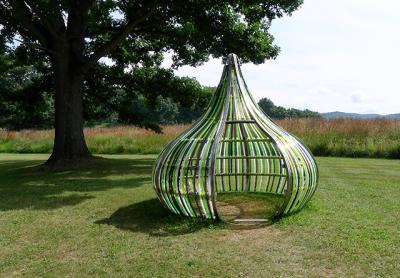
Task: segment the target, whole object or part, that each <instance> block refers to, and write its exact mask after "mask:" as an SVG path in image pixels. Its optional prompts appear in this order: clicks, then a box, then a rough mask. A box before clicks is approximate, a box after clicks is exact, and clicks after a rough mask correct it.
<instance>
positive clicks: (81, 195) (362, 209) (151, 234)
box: [0, 154, 400, 277]
mask: <svg viewBox="0 0 400 278" xmlns="http://www.w3.org/2000/svg"><path fill="white" fill-rule="evenodd" d="M46 157H47V156H46V155H21V154H20V155H17V154H12V155H11V154H0V272H1V273H0V276H4V277H10V276H13V275H14V276H29V277H35V276H36V277H37V276H42V277H43V276H69V277H85V276H89V275H96V276H123V277H128V276H129V277H184V276H197V277H205V276H214V277H216V276H220V277H232V276H233V277H238V276H243V277H326V276H328V277H399V276H400V274H399V273H400V221H399V220H400V161H398V160H378V159H347V158H318V162H319V166H320V172H321V180H320V187H319V188H318V191H317V193H316V195H315V196H314V198H313V199H312V201H311V202H310V203H309V205H308V206H307V207H306V208H305V209H304V210H303V211H301V212H300V213H298V214H295V215H292V216H290V217H286V218H284V219H282V220H281V221H279V222H278V223H275V224H273V225H270V226H261V227H257V226H251V227H246V226H244V227H243V226H232V225H223V224H213V223H211V222H207V221H206V222H204V221H200V220H187V219H183V218H180V217H177V216H173V215H170V214H169V212H168V211H166V210H164V209H163V207H162V206H161V205H160V204H159V202H158V200H157V199H156V197H155V194H154V193H153V189H152V185H151V176H150V173H151V168H152V164H153V162H154V156H139V155H115V156H106V157H107V158H109V159H108V160H104V161H101V162H98V163H97V164H93V165H91V166H87V167H85V168H84V169H79V170H74V171H63V172H56V173H48V172H44V171H43V170H41V169H40V168H38V167H35V166H36V165H38V164H40V163H42V162H43V160H44V159H46Z"/></svg>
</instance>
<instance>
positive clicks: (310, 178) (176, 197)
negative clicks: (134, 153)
mask: <svg viewBox="0 0 400 278" xmlns="http://www.w3.org/2000/svg"><path fill="white" fill-rule="evenodd" d="M317 180H318V170H317V165H316V163H315V160H314V158H313V156H312V154H311V153H310V152H309V150H308V149H307V148H306V147H305V146H304V145H302V144H301V143H300V142H299V141H298V139H296V138H295V137H294V136H292V135H290V134H289V133H288V132H286V131H285V130H283V129H282V128H281V127H279V126H278V125H276V124H275V123H274V122H273V121H272V120H271V119H270V118H269V117H268V116H267V115H265V114H264V113H263V111H262V110H261V109H260V108H259V107H258V105H257V104H256V102H255V100H254V99H253V98H252V96H251V94H250V93H249V91H248V89H247V86H246V84H245V82H244V80H243V76H242V73H241V70H240V67H239V62H238V58H237V56H236V55H234V54H230V55H229V56H228V58H227V62H226V65H225V67H224V71H223V73H222V77H221V81H220V84H219V86H218V88H217V90H216V92H215V94H214V96H213V98H212V100H211V102H210V105H209V107H208V109H207V110H206V112H205V113H204V115H203V116H202V117H201V118H200V119H199V121H197V122H196V123H195V124H194V125H193V126H192V127H191V128H190V129H188V130H187V131H186V132H185V133H183V134H182V135H181V136H179V137H178V138H177V139H175V140H174V141H172V142H171V143H170V144H169V145H168V146H167V147H166V148H165V150H164V151H163V152H162V153H161V155H160V157H159V158H158V160H157V163H156V165H155V167H154V175H153V182H154V188H155V191H156V193H157V196H158V198H159V199H160V201H161V202H162V203H163V204H164V205H165V206H166V207H167V208H169V209H170V210H171V211H173V212H175V213H177V214H182V215H186V216H190V217H203V218H212V219H222V220H225V221H233V222H265V221H270V220H273V219H276V218H279V217H281V216H283V215H285V214H290V213H292V212H295V211H298V210H300V209H301V208H302V207H303V206H304V205H305V204H306V202H307V201H308V200H309V199H310V198H311V197H312V195H313V194H314V192H315V189H316V185H317Z"/></svg>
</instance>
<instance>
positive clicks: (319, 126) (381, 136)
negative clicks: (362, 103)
mask: <svg viewBox="0 0 400 278" xmlns="http://www.w3.org/2000/svg"><path fill="white" fill-rule="evenodd" d="M277 123H278V124H279V125H281V126H282V127H283V128H285V129H286V130H288V131H289V132H291V133H292V134H294V135H296V136H297V137H298V138H300V140H301V141H303V142H304V143H305V144H306V145H307V146H308V147H309V148H310V150H311V151H312V152H313V154H314V155H316V156H338V157H372V158H400V121H398V120H387V119H377V120H357V119H336V120H324V119H288V120H278V121H277ZM189 127H190V125H169V126H163V133H162V134H157V133H155V132H153V131H150V130H146V129H143V128H138V127H133V126H114V127H96V128H86V129H85V135H86V140H87V144H88V146H89V149H90V150H91V151H92V152H93V153H102V154H158V153H159V152H160V151H161V150H162V149H163V148H164V146H165V145H166V144H167V143H168V142H169V141H170V140H172V139H173V138H176V137H177V136H178V135H179V134H180V133H182V132H183V131H184V130H185V129H187V128H189ZM53 133H54V132H53V130H22V131H5V130H2V131H0V152H3V153H49V152H51V149H52V145H53Z"/></svg>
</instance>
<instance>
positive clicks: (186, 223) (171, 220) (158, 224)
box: [95, 198, 226, 237]
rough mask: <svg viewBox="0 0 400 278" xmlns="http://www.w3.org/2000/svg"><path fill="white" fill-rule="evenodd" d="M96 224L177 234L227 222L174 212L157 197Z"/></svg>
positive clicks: (135, 230)
mask: <svg viewBox="0 0 400 278" xmlns="http://www.w3.org/2000/svg"><path fill="white" fill-rule="evenodd" d="M95 223H96V224H107V225H112V226H115V227H116V228H119V229H122V230H127V231H131V232H142V233H147V234H149V235H151V236H159V237H162V236H176V235H183V234H188V233H194V232H196V231H199V230H201V229H222V228H225V227H226V224H224V223H222V222H219V221H212V220H203V219H200V218H186V217H182V216H179V215H175V214H172V213H171V212H170V211H168V210H167V209H166V208H164V207H163V206H162V205H161V203H160V201H159V200H158V199H156V198H154V199H150V200H145V201H142V202H139V203H135V204H132V205H130V206H127V207H122V208H119V209H118V210H117V211H115V212H114V213H113V214H112V215H111V216H110V217H109V218H105V219H102V220H98V221H96V222H95Z"/></svg>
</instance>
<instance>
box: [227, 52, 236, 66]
mask: <svg viewBox="0 0 400 278" xmlns="http://www.w3.org/2000/svg"><path fill="white" fill-rule="evenodd" d="M235 61H236V62H237V63H238V64H239V57H238V56H237V55H236V54H235V53H229V54H228V56H227V58H226V62H225V64H226V65H234V64H235Z"/></svg>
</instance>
